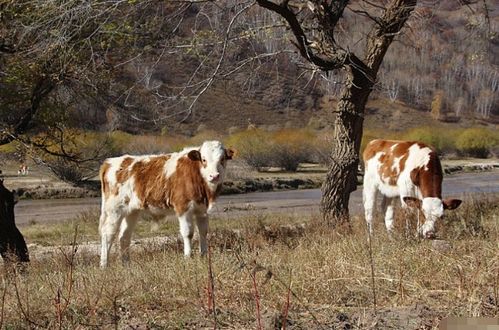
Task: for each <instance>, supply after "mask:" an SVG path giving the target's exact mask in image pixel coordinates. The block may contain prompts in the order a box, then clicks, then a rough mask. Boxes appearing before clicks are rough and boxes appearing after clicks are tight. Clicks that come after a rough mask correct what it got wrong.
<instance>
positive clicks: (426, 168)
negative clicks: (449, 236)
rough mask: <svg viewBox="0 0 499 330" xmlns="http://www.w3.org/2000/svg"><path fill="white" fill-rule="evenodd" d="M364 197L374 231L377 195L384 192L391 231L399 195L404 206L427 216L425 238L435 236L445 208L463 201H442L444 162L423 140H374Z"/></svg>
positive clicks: (421, 228) (369, 150)
mask: <svg viewBox="0 0 499 330" xmlns="http://www.w3.org/2000/svg"><path fill="white" fill-rule="evenodd" d="M363 158H364V168H365V173H364V188H363V200H364V211H365V216H366V222H367V225H368V227H369V231H370V232H371V233H372V221H373V213H374V209H375V202H376V195H377V193H378V192H381V194H382V196H383V200H382V212H383V213H385V225H386V229H387V230H388V231H391V230H392V229H393V210H394V206H395V205H394V204H395V202H396V198H397V197H400V200H401V202H402V206H403V207H407V206H410V207H417V208H418V209H420V210H421V211H422V213H423V216H424V219H423V221H424V223H423V224H422V225H420V226H419V228H418V232H419V234H420V235H422V236H423V237H425V238H433V237H434V235H435V222H436V221H437V220H438V219H440V218H441V217H442V216H443V213H444V210H451V209H455V208H457V207H458V206H459V205H460V204H461V200H458V199H447V200H442V179H443V173H442V165H441V164H440V160H439V159H438V156H437V153H436V152H435V151H434V150H433V149H432V148H431V147H429V146H427V145H425V144H423V143H421V142H412V141H392V140H373V141H371V142H369V144H368V145H367V147H366V149H365V150H364V154H363Z"/></svg>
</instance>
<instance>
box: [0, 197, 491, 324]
mask: <svg viewBox="0 0 499 330" xmlns="http://www.w3.org/2000/svg"><path fill="white" fill-rule="evenodd" d="M498 201H499V196H489V197H485V196H483V197H481V196H475V197H474V198H472V197H469V198H467V199H466V201H465V203H464V204H463V206H462V207H461V208H460V209H458V210H456V211H455V212H453V213H449V216H448V217H447V218H445V221H444V222H445V225H442V228H441V230H440V231H439V233H440V235H439V236H440V237H439V240H436V241H427V240H419V239H416V238H414V235H413V234H412V233H413V232H412V231H409V232H407V231H406V229H405V225H406V221H405V219H407V217H406V216H405V215H403V214H399V217H398V230H397V233H396V234H395V235H393V236H392V237H389V236H387V234H386V233H385V232H384V230H383V228H382V226H381V221H378V223H377V224H378V227H377V228H376V231H375V236H374V237H373V239H372V241H371V245H369V244H368V240H367V236H366V231H365V226H364V223H363V219H361V218H354V219H353V220H352V227H351V228H340V229H335V230H333V229H332V228H330V227H329V226H327V225H326V224H323V223H321V221H320V220H319V215H317V214H311V215H309V216H307V217H301V218H293V217H285V216H282V215H280V216H267V217H256V216H249V217H248V218H244V219H241V220H238V221H231V220H230V216H227V217H224V218H215V219H212V221H211V228H212V231H211V234H210V256H209V257H208V258H200V257H198V256H195V257H193V258H191V259H184V257H183V256H182V253H181V244H180V243H179V242H178V241H177V240H176V239H172V240H169V241H165V242H167V243H164V244H161V245H152V244H151V245H148V243H146V241H145V240H144V241H143V243H141V244H135V245H132V262H131V264H130V265H129V266H126V267H125V266H122V265H121V264H120V263H119V262H118V260H116V259H117V258H116V257H117V254H116V253H114V254H113V255H114V256H115V258H116V259H113V260H112V266H111V267H110V268H109V269H107V270H101V269H99V268H98V256H97V255H96V254H95V253H92V252H88V250H85V249H84V247H85V245H86V244H88V242H92V241H94V240H96V239H97V221H96V217H97V215H96V214H84V215H82V216H81V219H79V221H75V222H73V223H66V224H55V225H45V226H42V225H39V226H30V227H29V230H27V231H25V232H24V234H25V236H26V238H27V240H28V241H30V242H33V241H38V242H40V243H42V242H43V244H44V245H47V246H51V247H52V248H53V253H52V254H51V255H49V256H45V257H42V256H37V255H36V253H32V259H33V260H32V263H31V265H30V266H29V267H28V269H27V270H26V272H24V273H21V272H19V271H16V272H13V273H12V272H11V273H2V275H1V276H2V277H1V287H0V328H5V329H29V328H34V329H204V328H208V329H214V328H219V329H260V328H261V329H284V328H285V329H436V328H437V326H438V324H439V322H440V321H441V320H442V319H443V318H445V317H447V316H450V315H452V316H466V317H486V316H487V317H495V318H497V317H499V245H498V242H499V212H498V211H499V206H498V203H497V202H498ZM302 224H304V225H302ZM27 229H28V228H27ZM176 232H177V228H176V224H174V223H170V224H160V228H159V230H158V231H156V232H151V230H150V224H148V223H146V222H145V223H143V224H142V225H141V227H139V228H138V232H137V236H136V237H151V236H157V235H159V233H161V235H167V236H171V237H173V238H175V237H176ZM75 234H76V235H75ZM71 242H73V248H72V249H62V248H60V246H61V244H68V243H71Z"/></svg>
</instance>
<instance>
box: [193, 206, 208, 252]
mask: <svg viewBox="0 0 499 330" xmlns="http://www.w3.org/2000/svg"><path fill="white" fill-rule="evenodd" d="M196 224H197V226H198V232H199V252H200V253H201V255H202V256H204V255H206V253H207V252H208V241H207V238H206V236H207V235H208V224H209V222H208V214H207V213H201V214H198V215H197V217H196Z"/></svg>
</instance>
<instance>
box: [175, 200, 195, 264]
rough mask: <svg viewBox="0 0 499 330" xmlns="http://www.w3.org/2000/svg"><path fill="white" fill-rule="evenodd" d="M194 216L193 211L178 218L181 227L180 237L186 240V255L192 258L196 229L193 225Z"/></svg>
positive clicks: (188, 211)
mask: <svg viewBox="0 0 499 330" xmlns="http://www.w3.org/2000/svg"><path fill="white" fill-rule="evenodd" d="M192 218H193V214H192V210H190V209H189V210H187V211H186V212H184V213H183V214H181V215H179V216H178V222H179V225H180V235H182V239H183V240H184V255H185V256H186V257H190V256H191V242H192V236H194V227H193V225H192V220H193V219H192Z"/></svg>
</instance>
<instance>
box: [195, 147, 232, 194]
mask: <svg viewBox="0 0 499 330" xmlns="http://www.w3.org/2000/svg"><path fill="white" fill-rule="evenodd" d="M233 155H234V151H232V149H226V148H225V147H224V146H223V144H222V142H219V141H206V142H204V143H203V144H202V145H201V147H200V148H199V149H195V150H191V151H190V152H189V154H188V157H189V158H190V159H191V160H195V161H199V162H201V167H200V171H201V175H202V176H203V178H204V179H205V180H206V182H208V183H210V184H213V185H217V184H218V183H221V182H222V181H223V179H224V175H225V167H226V165H227V161H228V160H230V159H232V156H233Z"/></svg>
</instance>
